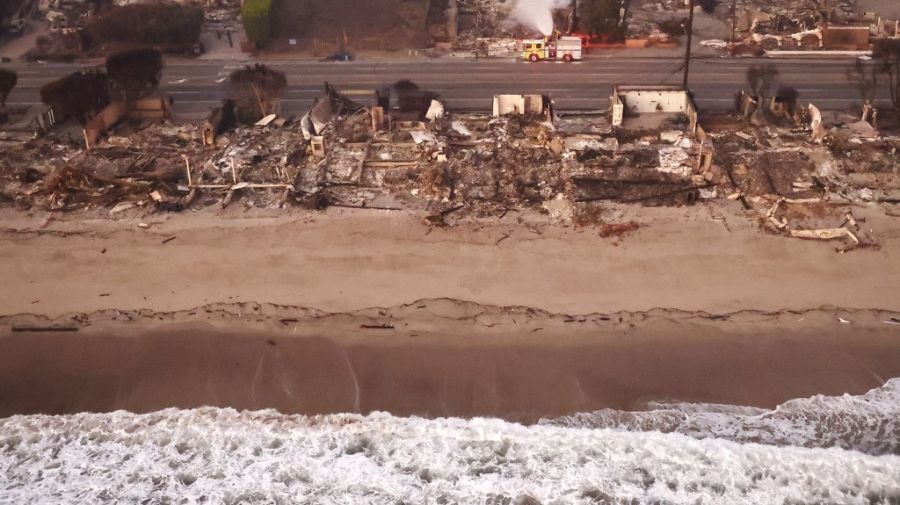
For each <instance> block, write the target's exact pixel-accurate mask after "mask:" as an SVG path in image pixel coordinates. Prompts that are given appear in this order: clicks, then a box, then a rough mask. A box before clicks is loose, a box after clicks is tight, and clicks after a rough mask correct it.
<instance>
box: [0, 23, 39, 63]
mask: <svg viewBox="0 0 900 505" xmlns="http://www.w3.org/2000/svg"><path fill="white" fill-rule="evenodd" d="M47 33H49V28H48V26H47V23H45V22H43V21H41V22H35V21H29V22H28V28H26V29H25V35H22V36H21V37H17V38H15V39H12V40H10V41H8V42H5V43H4V44H3V45H2V46H0V56H3V57H6V58H9V59H11V60H13V61H16V60H19V59H22V57H24V56H25V53H27V52H28V51H29V50H30V49H31V48H32V47H34V46H35V43H36V42H37V38H38V37H40V36H41V35H46V34H47Z"/></svg>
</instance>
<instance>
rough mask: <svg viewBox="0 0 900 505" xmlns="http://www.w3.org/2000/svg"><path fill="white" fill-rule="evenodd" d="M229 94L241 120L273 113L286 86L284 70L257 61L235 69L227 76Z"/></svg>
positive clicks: (249, 120)
mask: <svg viewBox="0 0 900 505" xmlns="http://www.w3.org/2000/svg"><path fill="white" fill-rule="evenodd" d="M229 82H230V84H231V95H232V97H233V98H234V101H235V105H236V111H235V112H236V114H237V118H238V120H239V121H241V122H245V123H248V122H253V121H256V120H258V119H260V118H262V117H264V116H266V115H268V114H272V113H275V112H276V111H277V108H278V103H279V98H280V97H281V94H282V93H283V92H284V89H285V88H286V87H287V77H286V76H285V75H284V72H280V71H278V70H273V69H271V68H269V67H267V66H265V65H261V64H259V63H257V64H256V65H253V66H249V65H248V66H246V67H244V68H241V69H238V70H235V71H234V72H232V73H231V76H230V77H229Z"/></svg>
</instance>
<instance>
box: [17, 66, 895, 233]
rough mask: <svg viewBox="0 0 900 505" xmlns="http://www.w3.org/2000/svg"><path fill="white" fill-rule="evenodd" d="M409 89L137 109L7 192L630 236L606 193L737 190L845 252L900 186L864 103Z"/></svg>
mask: <svg viewBox="0 0 900 505" xmlns="http://www.w3.org/2000/svg"><path fill="white" fill-rule="evenodd" d="M398 84H400V83H398ZM398 90H400V91H398ZM394 91H398V92H399V93H400V95H401V96H402V97H403V98H402V99H399V100H398V103H400V105H401V106H400V107H399V108H396V109H391V108H390V107H389V104H390V103H391V99H390V98H391V97H390V96H389V95H384V94H381V93H380V92H379V93H374V95H375V100H373V101H372V103H374V104H380V105H369V104H366V105H364V104H362V103H358V102H356V101H354V100H352V99H350V98H349V97H347V96H344V95H342V94H341V93H339V92H338V91H337V90H335V89H334V88H332V87H330V86H327V85H326V89H325V92H324V93H323V94H322V96H321V97H320V98H319V100H318V101H317V102H316V103H315V104H314V106H313V107H312V108H311V109H310V111H309V112H308V113H307V114H305V115H304V116H302V117H298V118H282V117H278V116H277V115H275V114H270V115H269V116H266V117H265V118H263V119H262V120H260V121H259V122H257V123H256V125H249V126H242V127H237V128H235V127H233V125H232V126H227V125H226V126H222V125H223V124H224V122H218V123H217V122H216V120H215V118H216V117H221V114H220V115H219V116H216V115H215V114H214V115H212V116H211V118H210V122H208V123H206V124H204V125H198V124H181V125H173V124H171V123H163V124H156V125H146V124H142V123H135V122H127V121H126V122H125V123H122V124H119V125H118V126H116V127H114V128H113V129H111V130H110V131H108V132H107V135H106V136H105V137H103V138H101V139H100V140H99V141H98V142H97V143H96V145H95V146H94V147H93V148H92V149H90V150H84V149H82V144H80V143H78V142H74V141H67V140H65V136H64V131H63V130H58V129H54V130H51V132H50V133H49V134H48V135H46V136H43V137H39V138H35V139H32V140H30V141H28V142H26V143H24V144H20V145H11V147H10V149H8V153H7V155H6V156H4V157H3V159H2V160H0V174H2V175H0V204H5V205H14V206H17V207H20V208H32V207H37V208H43V209H47V210H52V211H72V210H76V209H90V208H95V209H105V210H106V211H108V212H109V213H111V214H119V213H122V212H126V211H131V212H148V211H181V210H185V209H188V208H199V207H204V206H219V207H227V206H229V205H242V206H245V207H257V208H281V207H285V206H289V205H298V206H303V207H307V208H312V209H323V208H326V207H329V206H338V207H352V208H358V209H372V210H410V211H414V212H418V213H424V214H425V215H427V217H426V222H428V223H429V224H432V225H445V224H448V219H449V218H450V217H453V218H461V217H466V216H471V217H478V218H484V217H501V216H505V215H506V214H507V213H509V212H530V213H531V214H534V215H536V214H543V215H544V216H546V218H547V219H549V220H550V221H553V222H560V223H572V224H575V225H576V226H592V225H596V226H598V227H600V228H602V231H603V233H604V234H606V236H619V235H621V234H624V233H628V232H630V231H633V230H634V229H635V228H636V227H637V226H638V225H637V224H635V223H625V224H622V225H621V226H620V224H621V223H619V224H616V223H608V222H605V220H604V219H603V214H604V212H603V209H604V208H607V209H608V208H611V206H614V205H618V204H639V205H654V206H659V205H689V204H694V203H697V202H701V201H705V200H714V199H722V200H721V201H722V202H725V198H726V197H727V198H728V199H730V200H737V201H740V202H741V204H742V205H743V207H744V209H745V210H746V212H747V213H748V216H750V217H751V218H752V219H754V220H756V221H758V222H759V223H760V226H761V227H762V228H764V229H766V230H769V231H770V232H772V233H776V234H780V235H784V236H789V237H796V238H802V239H821V240H834V241H842V246H841V249H842V250H845V249H848V248H852V247H858V246H874V245H876V244H877V242H876V240H875V237H873V236H872V234H871V233H870V232H869V231H868V229H867V228H866V227H865V223H864V221H863V219H862V218H861V217H858V216H856V215H854V212H853V211H854V206H856V205H859V204H872V205H885V206H892V205H894V204H896V203H897V202H898V201H900V174H898V168H897V167H898V166H900V163H898V162H897V157H898V152H897V150H898V148H900V138H897V137H890V136H884V135H882V134H881V133H880V132H878V131H877V130H875V129H874V127H873V126H872V125H871V124H869V123H867V122H866V121H862V122H861V121H859V120H858V118H854V117H847V116H834V115H832V116H830V117H828V118H825V119H827V121H826V120H825V119H823V114H822V113H821V112H820V111H819V110H818V109H816V108H815V107H814V106H812V105H808V106H806V107H798V106H796V104H786V103H783V102H780V101H778V100H774V99H772V100H761V99H760V100H758V101H759V102H761V103H756V102H754V101H753V100H752V99H749V100H743V101H741V104H742V106H744V109H746V107H750V108H753V112H749V113H748V110H741V111H735V112H731V113H724V114H723V113H717V114H706V115H703V116H702V117H701V116H700V114H699V113H698V112H697V110H696V108H695V107H694V104H693V101H692V100H691V99H690V95H689V94H688V93H686V92H685V91H683V90H680V89H677V88H668V87H653V88H651V87H616V88H615V89H614V92H613V96H612V97H611V99H610V103H611V110H610V114H609V115H590V114H574V115H560V114H557V112H556V111H555V110H554V107H553V103H552V101H551V100H549V99H548V98H547V97H544V96H541V95H498V96H496V97H494V110H493V113H490V114H488V113H483V114H472V113H467V114H461V113H453V112H447V111H446V110H444V108H443V106H442V105H441V103H440V99H439V97H437V96H436V95H435V94H433V93H429V92H427V91H424V90H419V89H418V88H415V87H413V86H409V85H404V86H395V88H394ZM398 98H399V97H398ZM751 98H752V97H751ZM214 123H215V126H214ZM860 123H865V124H866V125H868V129H867V128H864V127H863V125H861V124H860ZM870 130H871V131H870ZM873 132H874V133H873ZM888 211H890V210H889V209H888ZM520 215H524V214H520Z"/></svg>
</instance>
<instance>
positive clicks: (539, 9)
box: [510, 0, 572, 35]
mask: <svg viewBox="0 0 900 505" xmlns="http://www.w3.org/2000/svg"><path fill="white" fill-rule="evenodd" d="M571 3H572V2H571V0H516V3H515V5H514V6H513V9H512V11H511V12H510V18H512V19H513V20H515V21H518V22H519V23H521V24H522V25H523V26H526V27H528V28H533V29H535V30H537V31H539V32H541V33H543V34H544V35H550V34H551V33H553V9H563V8H566V7H568V6H569V5H570V4H571Z"/></svg>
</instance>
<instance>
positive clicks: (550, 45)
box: [522, 36, 583, 61]
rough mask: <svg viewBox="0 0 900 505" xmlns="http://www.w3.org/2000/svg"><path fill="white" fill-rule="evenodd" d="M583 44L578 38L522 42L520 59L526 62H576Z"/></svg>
mask: <svg viewBox="0 0 900 505" xmlns="http://www.w3.org/2000/svg"><path fill="white" fill-rule="evenodd" d="M582 48H583V43H582V40H581V38H580V37H558V36H556V37H552V38H551V37H544V38H543V39H526V40H523V41H522V59H523V60H528V61H544V60H549V61H559V60H562V61H578V60H580V59H581V53H582Z"/></svg>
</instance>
